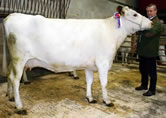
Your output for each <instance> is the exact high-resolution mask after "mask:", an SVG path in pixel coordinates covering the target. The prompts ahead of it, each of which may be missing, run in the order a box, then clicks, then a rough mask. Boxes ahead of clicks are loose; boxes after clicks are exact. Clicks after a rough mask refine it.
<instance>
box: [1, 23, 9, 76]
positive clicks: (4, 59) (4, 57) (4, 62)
mask: <svg viewBox="0 0 166 118" xmlns="http://www.w3.org/2000/svg"><path fill="white" fill-rule="evenodd" d="M2 39H3V55H2V75H3V76H5V77H6V76H7V71H8V69H7V44H6V42H7V40H6V32H5V26H4V23H3V22H2Z"/></svg>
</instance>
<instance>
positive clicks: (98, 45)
mask: <svg viewBox="0 0 166 118" xmlns="http://www.w3.org/2000/svg"><path fill="white" fill-rule="evenodd" d="M117 11H118V12H119V13H120V14H121V17H120V22H121V26H120V28H117V19H116V18H115V17H110V18H106V19H83V20H82V19H48V18H45V17H43V16H40V15H37V16H33V15H25V14H20V13H13V14H11V15H9V16H8V17H7V18H6V19H4V28H5V34H6V39H7V44H8V48H9V52H10V56H11V62H10V65H9V68H10V70H9V75H8V91H7V92H8V95H9V99H11V98H13V97H14V99H15V103H16V108H17V110H18V113H21V114H24V113H26V112H25V110H24V109H23V105H22V102H21V99H20V94H19V85H20V79H21V76H22V73H23V69H24V66H25V64H26V66H27V65H29V67H30V68H32V67H35V66H38V65H40V66H41V67H44V68H46V69H48V70H51V71H54V72H65V71H72V70H77V69H85V73H86V82H87V91H86V98H87V100H88V102H90V103H91V102H95V100H94V98H93V97H92V93H91V85H92V82H93V71H98V72H99V78H100V82H101V86H102V95H103V100H104V103H105V104H106V105H108V106H112V103H111V102H110V100H109V99H108V96H107V89H106V85H107V76H108V71H109V69H110V68H111V66H112V63H113V59H114V57H115V54H116V52H117V50H118V48H119V47H120V45H121V44H122V42H123V41H124V39H125V38H126V36H127V35H129V34H132V33H135V32H136V31H138V30H144V29H149V28H151V27H152V22H151V21H150V20H148V19H147V18H146V17H144V16H142V15H140V14H139V13H137V12H136V11H134V10H132V9H129V8H128V7H120V6H119V7H118V8H117ZM4 42H5V41H4Z"/></svg>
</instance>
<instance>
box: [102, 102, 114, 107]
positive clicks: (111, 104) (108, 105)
mask: <svg viewBox="0 0 166 118" xmlns="http://www.w3.org/2000/svg"><path fill="white" fill-rule="evenodd" d="M103 103H104V104H105V105H106V106H107V107H113V106H114V104H113V103H109V104H107V103H106V102H105V101H103Z"/></svg>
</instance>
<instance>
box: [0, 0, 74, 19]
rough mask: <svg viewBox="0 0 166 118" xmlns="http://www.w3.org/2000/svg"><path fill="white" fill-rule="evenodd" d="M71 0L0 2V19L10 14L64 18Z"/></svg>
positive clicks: (12, 0)
mask: <svg viewBox="0 0 166 118" xmlns="http://www.w3.org/2000/svg"><path fill="white" fill-rule="evenodd" d="M70 1H71V0H0V17H6V16H7V15H8V14H10V13H14V12H17V13H25V14H33V15H36V14H39V15H42V16H45V17H47V18H65V17H66V15H67V10H68V8H69V4H70Z"/></svg>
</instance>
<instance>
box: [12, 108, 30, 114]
mask: <svg viewBox="0 0 166 118" xmlns="http://www.w3.org/2000/svg"><path fill="white" fill-rule="evenodd" d="M15 112H16V113H17V114H19V115H27V111H26V110H25V109H21V110H16V111H15Z"/></svg>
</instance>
